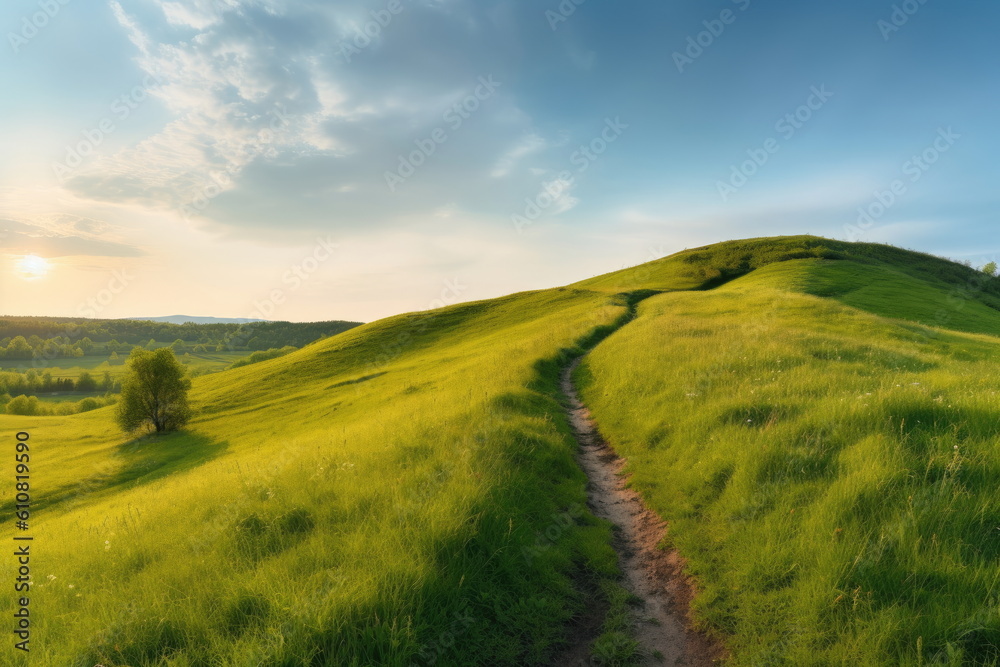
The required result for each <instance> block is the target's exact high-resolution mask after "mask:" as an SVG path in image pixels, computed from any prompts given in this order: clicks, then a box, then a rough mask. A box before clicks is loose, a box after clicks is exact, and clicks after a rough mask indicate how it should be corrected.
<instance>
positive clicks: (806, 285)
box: [578, 240, 1000, 666]
mask: <svg viewBox="0 0 1000 667" xmlns="http://www.w3.org/2000/svg"><path fill="white" fill-rule="evenodd" d="M781 241H782V242H781V244H779V247H780V245H787V244H792V245H794V244H795V243H796V242H795V241H793V240H781ZM812 242H813V241H812V240H807V243H812ZM841 246H842V244H837V243H832V242H825V241H824V242H822V243H818V244H817V246H814V247H813V248H812V250H818V251H817V252H816V257H817V258H816V259H789V261H786V262H781V263H776V264H761V266H763V268H760V269H759V270H756V271H753V272H745V271H744V272H737V271H733V273H732V274H730V275H731V276H732V277H734V278H735V279H733V280H732V281H731V282H728V283H726V284H725V285H724V286H721V287H718V288H716V289H714V290H712V291H709V292H685V293H671V294H662V295H659V296H656V297H653V298H651V299H649V300H647V301H645V302H644V303H643V304H642V305H641V306H640V309H639V315H638V317H637V318H636V320H635V321H633V322H632V323H631V324H629V325H628V326H627V327H625V328H623V329H622V330H621V331H619V332H617V333H615V334H613V335H612V336H611V337H610V338H608V339H607V340H606V341H604V342H603V343H602V344H601V345H600V346H598V347H597V348H596V349H595V350H594V351H593V352H592V353H591V354H590V355H588V357H587V358H586V360H585V362H584V364H583V365H582V366H581V368H580V369H579V371H578V380H579V382H580V384H581V385H582V387H583V392H582V393H583V397H584V400H585V402H587V403H588V405H589V406H590V407H591V410H592V412H593V414H594V416H595V418H596V419H597V421H598V423H599V424H600V427H601V429H602V431H603V432H604V433H605V434H606V435H607V436H608V438H609V440H610V441H611V442H612V444H613V445H614V446H615V447H616V448H617V449H618V451H619V453H621V454H622V455H623V456H626V457H627V458H628V459H629V466H628V471H629V472H630V473H631V474H632V478H631V481H632V484H633V485H634V486H635V488H637V489H638V490H639V491H640V492H641V493H642V494H643V496H644V497H645V498H646V499H647V500H648V501H649V502H650V504H651V505H652V507H653V508H654V509H656V510H657V511H658V512H660V513H661V514H662V515H663V516H664V517H666V518H667V519H668V520H670V521H671V531H670V539H671V541H672V542H673V543H674V544H675V545H676V546H678V547H679V548H680V550H681V552H682V553H683V554H684V555H685V556H687V557H688V558H689V564H690V568H691V571H692V572H693V573H694V574H695V575H696V576H697V578H698V580H699V581H700V583H701V585H702V587H703V592H702V595H701V596H700V598H699V599H698V600H697V601H696V605H697V609H698V611H699V612H700V614H701V617H702V618H703V619H704V621H705V623H706V624H708V625H710V626H711V627H714V628H716V629H717V630H720V631H721V632H722V633H724V634H725V635H726V636H728V637H729V645H730V647H731V648H732V651H733V656H734V658H733V661H732V663H733V664H734V665H839V664H856V665H887V666H888V665H931V664H939V665H992V664H998V663H1000V608H998V602H997V596H998V593H1000V589H998V583H1000V568H998V560H997V559H998V557H1000V496H998V495H997V493H996V488H997V480H998V479H1000V447H998V444H997V435H998V433H1000V399H998V390H1000V338H995V337H992V336H986V335H980V334H976V333H962V332H958V331H954V330H946V329H943V328H936V329H935V328H929V327H927V326H921V325H916V324H914V323H913V322H914V321H916V322H924V323H926V324H933V323H935V322H947V323H948V324H949V326H951V327H954V328H955V329H964V330H965V331H966V332H987V333H998V332H1000V312H997V311H996V310H993V309H992V308H990V307H989V306H988V305H987V304H992V303H993V301H992V295H993V293H994V284H992V283H985V282H984V281H983V279H982V278H980V277H978V276H976V275H974V274H973V272H972V271H971V270H968V269H967V267H962V266H960V265H947V264H945V263H944V262H943V261H941V260H936V259H933V258H928V257H926V256H919V255H912V254H906V253H904V252H903V251H898V250H894V249H886V250H885V251H881V250H880V249H879V248H878V247H875V248H868V247H864V246H851V247H850V248H849V250H850V253H845V252H844V248H843V247H841ZM714 250H715V249H709V250H707V251H703V252H702V253H696V254H702V255H703V256H704V257H703V260H704V264H703V266H710V267H711V266H714V267H717V268H718V269H719V271H720V273H721V274H723V275H725V273H726V267H727V266H729V267H731V266H732V265H733V263H732V262H731V261H730V258H731V257H732V255H733V253H732V252H730V251H731V248H726V247H722V248H721V250H722V252H720V253H719V254H718V256H714ZM767 250H768V252H771V253H773V252H774V250H775V248H774V247H773V246H772V247H770V248H768V249H767ZM873 250H879V251H880V253H876V252H872V251H873ZM795 254H798V253H795ZM879 254H881V258H880V257H879ZM838 255H839V258H838V259H837V260H836V261H834V257H837V256H838ZM689 257H691V255H690V254H689V255H686V256H684V255H682V256H681V262H684V263H688V260H687V258H689ZM820 257H825V258H826V259H819V258H820ZM900 260H903V261H900ZM662 265H663V266H664V267H671V268H670V270H671V271H674V272H679V271H680V269H679V267H678V266H677V263H676V258H675V259H674V260H667V261H664V262H662ZM640 268H641V267H640ZM661 274H662V275H668V274H667V269H666V268H664V270H663V271H662V272H661ZM734 274H741V275H742V276H743V277H735V275H734ZM675 275H676V274H675ZM956 277H957V278H958V281H957V282H956ZM658 279H659V276H651V280H652V281H656V280H658ZM608 280H609V278H608V277H604V278H602V279H599V282H607V281H608ZM618 280H619V281H620V280H621V278H620V277H619V278H618ZM660 284H661V285H662V284H663V283H660ZM969 285H972V286H973V287H972V288H970V287H968V286H969ZM815 295H823V296H824V297H829V298H821V297H818V296H815ZM893 317H895V318H905V319H890V318H893Z"/></svg>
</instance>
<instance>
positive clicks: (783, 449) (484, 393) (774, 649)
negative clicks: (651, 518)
mask: <svg viewBox="0 0 1000 667" xmlns="http://www.w3.org/2000/svg"><path fill="white" fill-rule="evenodd" d="M996 282H997V281H993V280H992V279H989V277H986V278H984V277H983V274H982V273H981V272H978V271H976V270H974V269H972V268H970V267H967V266H962V265H959V264H955V263H953V262H948V261H946V260H941V259H938V258H934V257H931V256H927V255H919V254H915V253H910V252H908V251H904V250H900V249H896V248H890V247H887V246H876V245H869V244H847V243H842V242H836V241H828V240H825V239H816V238H813V237H789V238H781V239H752V240H748V241H741V242H731V243H727V244H719V245H716V246H710V247H707V248H699V249H693V250H689V251H685V252H682V253H679V254H677V255H675V256H672V257H669V258H665V259H663V260H657V261H655V262H652V263H649V264H645V265H641V266H638V267H633V268H630V269H625V270H623V271H618V272H615V273H612V274H607V275H605V276H599V277H597V278H594V279H590V280H587V281H582V282H580V283H576V284H574V285H569V286H567V287H564V288H557V289H550V290H542V291H537V292H527V293H521V294H515V295H511V296H508V297H503V298H500V299H493V300H489V301H481V302H473V303H465V304H459V305H455V306H450V307H447V308H443V309H439V310H435V311H427V312H421V313H411V314H406V315H400V316H397V317H393V318H388V319H385V320H381V321H378V322H374V323H371V324H368V325H364V326H360V327H357V328H354V329H351V330H349V331H346V332H344V333H340V334H338V335H336V336H333V337H330V338H326V339H324V340H321V341H318V342H316V343H314V344H311V345H308V346H306V347H304V348H303V349H300V350H298V351H295V352H292V353H290V354H287V355H285V356H281V357H279V358H275V359H270V360H264V361H260V362H258V363H255V364H252V365H248V366H243V367H240V368H234V369H231V370H226V371H224V372H218V373H212V374H208V375H204V376H201V377H197V378H195V380H194V386H193V390H192V396H191V398H192V406H193V407H194V409H195V414H196V417H195V419H194V420H193V422H192V423H191V424H190V425H189V427H188V428H187V429H185V430H184V431H181V432H178V433H173V434H169V435H165V436H160V437H153V436H145V437H141V438H138V439H130V438H127V437H125V436H122V435H120V434H119V433H118V432H117V430H116V429H115V427H114V424H113V408H102V409H97V410H93V411H90V412H86V413H83V414H78V415H71V416H51V417H15V416H10V415H0V432H3V433H6V434H13V433H15V432H17V431H27V432H29V433H30V434H31V443H32V446H33V447H34V449H33V453H34V454H33V456H34V458H33V461H34V463H33V466H34V467H33V470H32V485H33V489H34V495H35V501H34V505H33V516H32V520H31V529H32V534H33V535H34V538H35V540H34V542H33V547H32V548H33V550H34V551H33V560H32V565H33V572H34V585H33V588H32V605H34V607H33V608H35V609H37V610H39V611H38V613H37V615H36V616H34V617H33V621H32V622H33V626H32V627H33V635H32V642H33V644H32V660H31V664H32V665H54V666H56V665H57V666H60V667H62V666H65V665H72V666H73V667H94V666H95V665H98V664H100V665H103V666H104V667H125V666H126V665H127V666H130V667H139V666H157V667H162V666H170V667H182V666H183V667H194V666H205V667H208V666H211V667H217V666H223V667H237V666H240V667H242V666H245V665H257V664H260V665H268V666H274V667H298V666H303V667H304V666H315V667H318V666H321V665H354V666H359V667H360V666H363V665H391V666H401V667H410V666H412V665H435V664H436V665H546V664H553V660H554V659H555V657H556V656H558V655H559V654H560V652H561V651H562V650H563V649H564V648H565V647H566V644H567V641H568V640H569V638H570V636H571V632H572V628H573V624H574V623H575V622H576V621H578V620H579V619H580V618H582V617H584V616H585V615H586V614H587V613H588V612H590V613H592V612H593V611H594V610H598V611H600V612H601V613H604V614H606V618H605V622H604V624H603V629H604V633H603V634H602V635H601V636H600V637H599V639H598V641H597V643H596V644H595V647H594V654H595V655H596V656H597V657H598V658H599V661H600V662H598V663H595V664H606V665H613V664H621V665H626V664H629V663H630V661H631V660H632V658H634V657H635V656H633V655H631V653H630V652H629V650H628V647H629V641H628V640H629V628H628V627H625V626H623V625H622V623H621V622H620V621H621V619H622V618H623V614H622V613H621V610H622V606H623V605H627V604H628V596H627V595H626V594H625V593H624V592H623V590H622V589H621V588H620V587H619V585H618V581H619V574H620V573H619V571H618V567H617V562H616V554H615V552H614V550H613V549H612V546H611V544H612V535H613V531H612V527H611V526H610V525H609V524H607V523H605V522H602V521H599V520H597V519H596V518H594V517H593V516H592V515H591V514H590V513H589V512H588V511H586V510H585V509H582V507H583V506H584V505H585V502H586V495H585V485H586V478H585V476H584V475H583V473H582V472H581V470H580V468H579V467H578V465H577V464H576V462H575V460H574V448H575V441H574V440H573V437H572V435H571V433H570V430H569V427H568V425H567V423H566V419H565V416H564V413H563V408H562V406H561V405H560V402H559V400H560V399H559V393H558V377H559V372H560V370H561V369H562V368H563V367H565V365H566V364H567V363H569V361H570V360H571V359H573V358H574V357H575V356H578V355H580V354H583V353H584V352H585V351H587V350H591V351H590V352H589V353H588V354H587V356H586V357H585V358H584V361H583V363H582V364H581V365H580V367H579V368H578V370H577V373H576V381H577V384H578V386H579V387H580V389H581V391H582V396H583V399H584V401H585V402H586V403H587V404H588V406H589V407H590V408H591V410H592V412H593V415H594V417H595V418H596V420H597V422H598V424H599V426H600V428H601V430H602V432H603V433H604V434H605V435H606V436H607V437H608V439H609V441H610V442H611V443H612V445H613V446H614V447H615V448H616V449H617V451H618V452H619V453H620V454H621V455H623V456H626V457H627V458H628V460H629V465H628V472H629V474H630V475H631V484H632V485H633V487H634V488H636V489H637V490H638V491H639V492H640V493H641V494H642V496H643V497H644V498H645V500H646V501H647V502H648V504H649V505H650V506H651V507H652V508H653V509H654V510H656V511H657V512H658V513H660V514H661V516H663V517H665V518H666V519H667V520H669V522H670V531H669V535H668V539H669V541H670V544H671V545H672V546H676V547H677V548H679V550H680V552H681V553H682V554H683V555H684V556H685V557H686V558H687V560H688V566H689V571H690V574H691V575H692V576H693V577H694V578H695V580H696V582H697V586H698V588H699V591H700V593H699V595H698V597H697V598H696V600H695V603H694V604H695V610H696V614H697V620H698V623H699V624H700V625H701V626H702V627H704V628H705V629H707V630H709V631H710V632H712V633H713V634H714V635H715V636H716V637H718V638H719V639H720V640H721V641H723V642H724V643H725V644H726V646H727V648H728V649H729V651H730V654H731V656H732V657H731V663H732V664H733V665H837V664H844V663H846V662H850V663H853V664H857V665H863V666H868V665H932V664H939V665H962V664H970V665H972V664H980V665H988V664H995V663H997V662H998V661H1000V652H998V649H997V647H998V646H1000V615H998V608H997V601H996V593H995V588H996V581H997V578H998V576H1000V570H998V568H997V566H996V564H997V558H998V556H1000V499H998V496H997V495H996V493H995V487H996V482H995V480H996V479H998V477H997V475H998V473H1000V453H998V451H997V444H996V433H997V429H998V427H1000V412H998V411H997V391H998V390H1000V379H998V378H1000V374H998V373H997V371H998V370H1000V368H998V365H1000V362H997V361H995V359H996V358H997V356H996V352H997V351H998V344H1000V338H996V337H995V336H996V335H998V334H1000V311H997V310H996V306H997V305H1000V286H998V285H997V284H996ZM633 311H634V317H633V316H632V315H631V313H632V312H633ZM8 440H10V439H9V438H8ZM12 510H13V504H12V502H10V501H8V502H6V503H5V504H4V505H3V506H0V517H2V520H3V524H2V525H3V530H4V534H3V536H2V538H3V539H9V537H10V526H11V525H12V517H11V514H12ZM13 576H14V575H13V564H12V559H9V558H8V559H2V560H0V577H3V578H4V580H5V581H10V580H12V578H13ZM12 603H13V600H12V599H11V597H9V596H8V597H4V598H3V599H0V613H2V614H5V615H9V614H11V613H13V608H12V606H11V605H12ZM8 617H9V616H8ZM0 660H3V661H7V662H4V663H3V664H18V665H20V664H26V663H25V662H24V661H19V660H20V658H19V657H18V656H12V654H11V652H9V651H6V650H5V651H3V652H0Z"/></svg>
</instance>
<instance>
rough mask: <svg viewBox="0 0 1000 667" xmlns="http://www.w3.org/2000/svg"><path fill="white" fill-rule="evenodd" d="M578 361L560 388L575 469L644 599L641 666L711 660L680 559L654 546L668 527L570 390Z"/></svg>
mask: <svg viewBox="0 0 1000 667" xmlns="http://www.w3.org/2000/svg"><path fill="white" fill-rule="evenodd" d="M579 362H580V360H579V359H577V360H576V361H574V362H573V363H572V364H571V365H570V366H569V368H567V369H566V370H565V371H564V372H563V376H562V391H563V393H564V394H565V395H566V398H567V400H568V404H569V418H570V423H571V424H572V426H573V431H574V433H575V435H576V439H577V441H578V442H579V443H580V450H579V454H578V460H579V462H580V467H582V468H583V470H584V472H586V473H587V477H588V478H589V479H590V484H589V485H588V488H587V496H588V505H589V506H590V510H591V511H592V512H593V513H594V514H595V515H596V516H598V517H601V518H602V519H607V520H608V521H611V522H612V523H613V524H615V525H616V526H617V527H618V528H619V530H618V531H617V536H616V540H615V544H614V547H615V549H616V550H617V551H618V562H619V566H620V567H621V569H622V572H624V574H625V582H624V585H625V587H626V588H628V589H629V591H630V592H632V593H633V594H635V595H636V596H637V597H639V598H640V599H641V600H642V605H641V606H639V607H638V608H637V609H636V610H635V612H634V613H635V618H636V634H635V637H636V639H637V640H638V641H639V644H640V645H641V646H642V650H643V653H644V658H643V660H642V661H641V662H640V664H641V665H656V666H668V667H670V666H673V665H684V666H685V667H693V666H698V667H701V666H706V667H707V666H709V665H713V664H715V661H716V660H718V659H719V658H720V657H721V656H722V651H721V650H720V648H719V647H718V646H716V645H715V644H713V643H712V642H711V641H710V640H708V639H707V638H706V637H705V636H703V635H701V634H699V633H696V632H694V631H692V630H690V629H688V607H689V604H690V602H691V596H692V589H691V586H690V583H689V582H688V580H687V579H686V577H685V576H684V574H683V572H682V562H681V560H680V558H679V556H678V555H677V553H676V552H674V551H664V550H661V549H657V548H656V546H657V544H659V543H660V541H661V540H662V538H663V535H664V533H665V532H666V524H665V523H664V522H663V521H661V520H660V518H659V517H658V516H656V514H655V513H653V512H652V511H650V510H649V509H648V508H647V507H646V506H645V504H644V503H643V502H642V500H641V499H640V498H639V496H638V494H637V493H635V492H634V491H632V490H631V489H627V488H625V478H624V477H622V476H621V475H620V471H621V469H622V467H623V466H624V465H625V461H624V460H623V459H621V458H619V457H618V455H617V454H615V452H614V451H613V450H612V449H611V448H610V447H609V446H608V444H607V443H606V442H605V441H604V440H603V438H601V436H600V434H599V433H598V432H597V429H596V428H595V427H594V424H593V422H592V421H591V419H590V413H589V411H588V410H587V408H586V407H585V406H584V405H583V404H582V403H581V402H580V399H579V396H578V395H577V393H576V388H575V387H574V386H573V381H572V373H573V370H574V369H575V368H576V367H577V365H578V364H579ZM595 638H596V637H589V638H586V639H585V640H584V641H582V642H581V646H579V647H575V650H573V651H572V652H571V654H570V655H571V656H572V657H570V658H567V659H566V660H567V661H566V662H564V663H563V664H565V665H567V666H570V665H572V667H577V666H578V665H589V664H591V663H589V662H587V659H588V656H589V651H588V650H587V647H588V646H589V644H590V642H591V641H593V640H594V639H595ZM657 654H659V655H657Z"/></svg>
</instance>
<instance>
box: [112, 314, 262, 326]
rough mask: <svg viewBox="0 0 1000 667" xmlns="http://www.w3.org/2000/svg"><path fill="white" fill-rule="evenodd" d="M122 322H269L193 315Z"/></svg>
mask: <svg viewBox="0 0 1000 667" xmlns="http://www.w3.org/2000/svg"><path fill="white" fill-rule="evenodd" d="M121 319H123V320H139V321H142V322H169V323H170V324H187V323H188V322H190V323H191V324H248V323H250V322H268V321H269V320H252V319H247V318H245V317H198V316H195V315H166V316H164V317H123V318H121Z"/></svg>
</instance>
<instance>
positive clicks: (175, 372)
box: [116, 347, 191, 433]
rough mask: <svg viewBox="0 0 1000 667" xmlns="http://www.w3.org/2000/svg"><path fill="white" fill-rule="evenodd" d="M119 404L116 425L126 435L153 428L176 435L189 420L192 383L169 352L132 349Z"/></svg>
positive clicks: (165, 349) (167, 350)
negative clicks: (175, 432) (188, 395)
mask: <svg viewBox="0 0 1000 667" xmlns="http://www.w3.org/2000/svg"><path fill="white" fill-rule="evenodd" d="M127 363H128V367H127V370H126V372H125V377H124V378H123V380H122V393H121V399H120V400H119V402H118V412H117V415H116V417H117V420H118V425H119V426H121V428H122V430H124V431H126V432H127V433H132V432H134V431H137V430H140V429H142V428H149V427H152V428H153V429H154V430H155V431H156V432H157V433H160V432H163V431H175V430H177V429H179V428H181V427H182V426H184V424H186V423H187V422H188V420H190V419H191V408H190V406H189V405H188V399H187V394H188V390H189V389H190V388H191V380H189V379H188V378H187V377H185V373H184V367H183V366H182V365H181V364H180V362H178V361H177V358H176V357H175V356H174V353H173V351H172V350H171V349H170V348H166V347H163V348H160V349H158V350H144V349H142V348H139V347H137V348H135V349H133V350H132V353H131V354H130V355H129V358H128V362H127Z"/></svg>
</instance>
